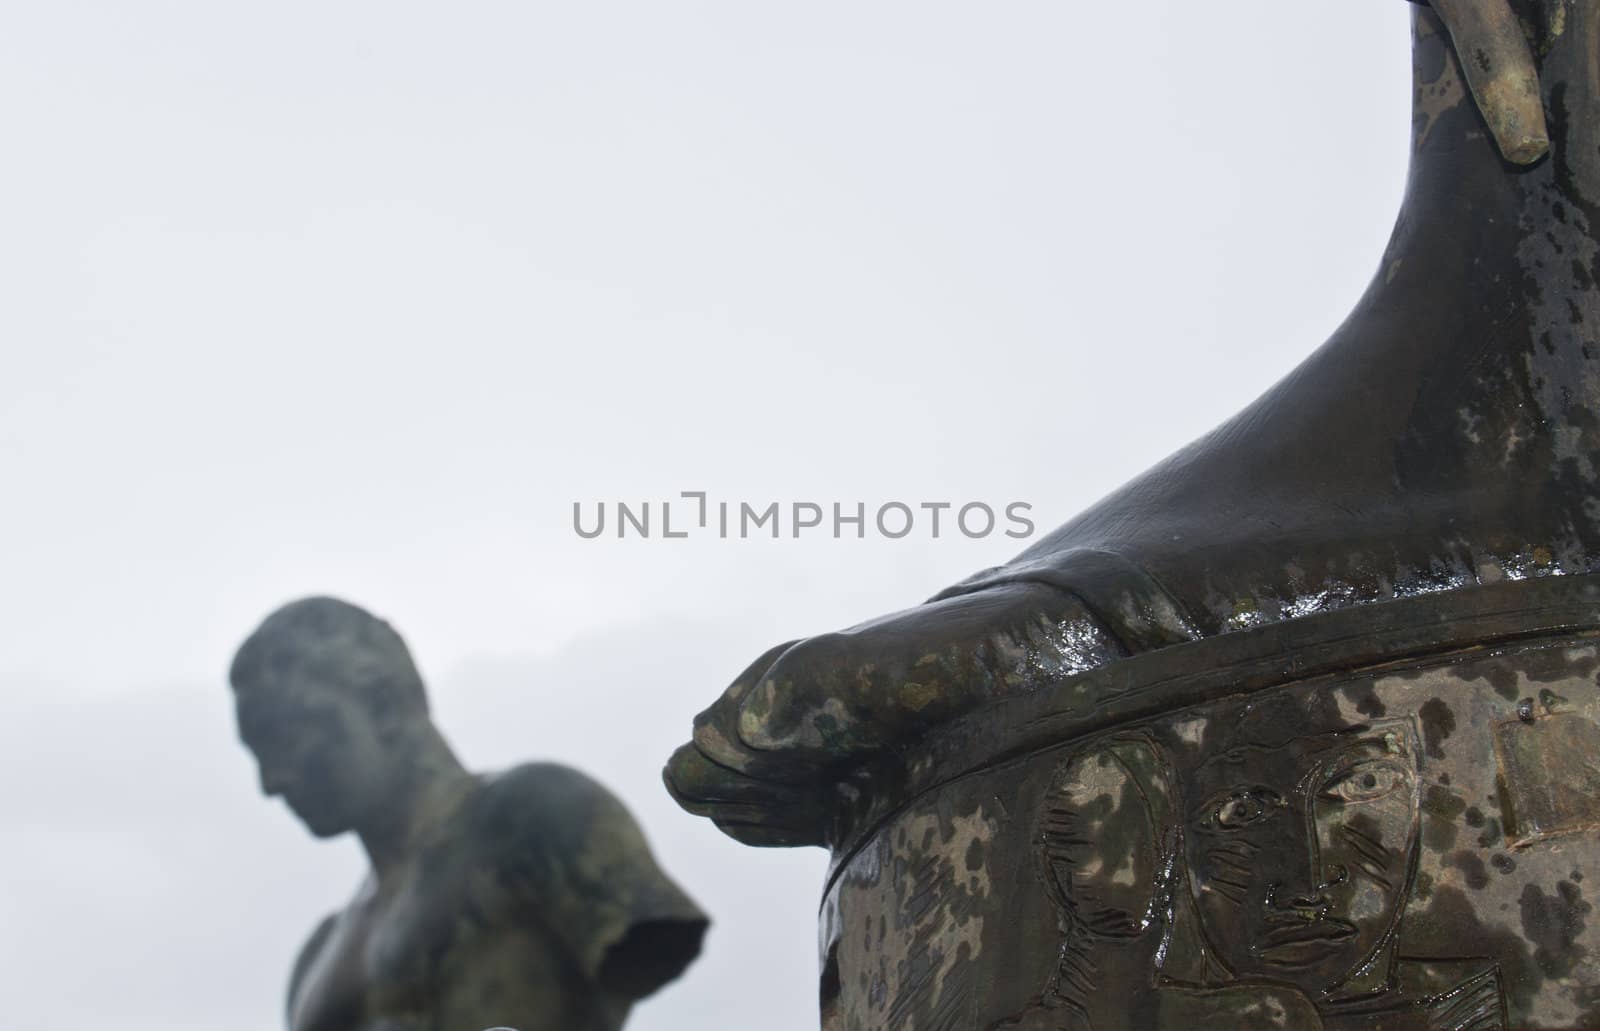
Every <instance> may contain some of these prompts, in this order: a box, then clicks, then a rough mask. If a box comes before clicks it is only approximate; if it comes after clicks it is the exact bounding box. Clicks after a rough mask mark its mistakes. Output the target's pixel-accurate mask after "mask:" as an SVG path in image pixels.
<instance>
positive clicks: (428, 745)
mask: <svg viewBox="0 0 1600 1031" xmlns="http://www.w3.org/2000/svg"><path fill="white" fill-rule="evenodd" d="M396 752H397V753H398V754H399V755H402V756H404V759H403V761H401V762H399V764H398V765H397V766H396V768H395V769H394V770H393V772H392V774H391V777H390V782H389V783H388V784H387V785H386V790H385V791H384V797H383V799H382V806H381V808H379V809H377V810H376V811H374V812H372V813H371V814H370V815H369V818H368V819H366V820H364V821H362V824H361V825H360V826H358V827H357V828H356V834H357V836H358V837H359V838H360V839H361V846H362V848H363V849H364V850H365V851H366V853H367V859H368V860H369V861H370V862H371V863H372V869H373V872H374V873H376V874H377V875H378V879H379V880H380V881H382V880H383V878H384V875H385V874H386V873H388V872H389V871H390V870H392V869H394V868H395V867H397V866H399V865H400V864H401V863H403V862H404V861H405V860H406V859H407V858H408V857H409V856H410V855H412V854H413V853H415V852H416V850H417V848H418V847H419V846H420V845H421V844H422V843H423V842H425V841H426V840H428V838H429V837H430V835H431V833H432V832H433V831H434V830H435V829H436V828H438V827H439V826H440V825H441V824H442V823H443V822H444V820H445V819H446V817H448V816H449V814H450V813H452V812H453V811H454V810H455V808H456V806H457V805H458V804H459V803H460V802H461V801H462V799H464V798H466V796H467V795H468V794H469V793H470V792H471V790H472V789H473V787H475V786H476V784H477V780H476V778H474V777H473V775H472V774H471V773H470V772H469V771H468V770H467V769H466V767H464V766H462V765H461V761H460V760H459V759H457V758H456V756H455V753H454V752H453V751H452V750H451V749H450V745H449V743H448V742H446V741H445V739H444V735H442V734H440V733H439V730H438V728H437V727H435V726H434V725H433V723H432V721H427V720H425V721H423V722H422V723H421V724H420V725H419V726H417V727H415V728H413V729H412V730H411V731H410V733H408V734H407V740H406V741H405V742H404V743H403V746H402V747H399V748H397V749H396Z"/></svg>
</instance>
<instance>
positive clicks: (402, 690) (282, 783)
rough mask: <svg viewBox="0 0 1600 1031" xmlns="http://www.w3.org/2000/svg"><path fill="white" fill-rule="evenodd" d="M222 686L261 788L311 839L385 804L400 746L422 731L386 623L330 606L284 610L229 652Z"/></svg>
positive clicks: (413, 693) (341, 605)
mask: <svg viewBox="0 0 1600 1031" xmlns="http://www.w3.org/2000/svg"><path fill="white" fill-rule="evenodd" d="M228 679H229V681H230V683H231V684H232V685H233V693H234V703H235V714H236V715H237V717H238V725H239V737H240V739H241V740H242V741H243V742H244V744H245V746H246V747H248V748H249V749H250V751H251V752H252V753H253V754H254V755H255V757H256V762H257V763H258V765H259V767H260V773H261V790H262V792H263V793H264V794H266V795H268V796H269V797H271V796H280V795H281V796H282V797H283V800H284V802H285V803H286V804H287V805H288V806H289V808H290V809H292V810H293V811H294V813H295V815H296V816H298V817H299V818H300V819H301V820H302V821H303V822H304V823H305V824H306V827H307V828H308V829H309V830H310V831H311V832H312V833H313V834H315V835H317V836H318V837H331V836H333V835H336V834H341V833H344V832H345V831H348V830H352V829H355V828H356V827H357V826H359V825H360V824H361V823H362V822H363V820H366V819H370V818H371V816H372V814H374V813H377V812H379V811H381V810H383V809H384V808H385V807H386V800H387V799H388V797H389V796H390V795H391V794H392V792H393V789H394V787H395V784H396V782H397V779H398V778H400V777H402V776H404V775H405V770H406V766H405V761H406V756H407V752H408V749H406V748H405V747H404V745H405V743H406V741H407V739H408V737H409V736H411V735H412V734H413V733H414V732H415V731H416V730H418V729H421V728H425V727H427V726H429V725H430V724H429V720H428V701H427V696H426V694H425V693H424V691H423V686H422V677H421V675H420V674H419V673H418V672H417V667H416V664H415V663H414V662H413V661H412V659H411V653H410V651H409V650H408V649H407V648H406V644H405V641H404V640H402V639H401V637H400V635H399V634H397V633H396V632H395V631H394V629H393V628H392V627H390V626H389V624H387V623H385V622H384V621H383V620H381V619H378V618H377V617H376V616H374V615H372V614H371V613H369V612H367V611H366V610H364V609H361V608H358V607H356V606H354V605H351V604H348V603H346V602H342V601H338V600H336V599H334V598H306V599H303V600H301V601H296V602H291V603H290V604H288V605H285V606H283V607H282V608H280V609H278V610H277V611H276V612H274V613H272V615H270V616H268V617H267V618H266V620H265V621H264V622H262V624H261V626H260V627H258V628H257V629H256V631H255V632H254V633H252V634H251V635H250V636H249V637H248V638H247V639H246V640H245V642H244V643H243V644H242V645H240V646H239V650H238V652H237V653H236V654H235V655H234V659H233V666H232V668H231V670H230V671H229V676H228Z"/></svg>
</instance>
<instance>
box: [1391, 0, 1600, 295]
mask: <svg viewBox="0 0 1600 1031" xmlns="http://www.w3.org/2000/svg"><path fill="white" fill-rule="evenodd" d="M1518 6H1519V8H1520V9H1521V10H1522V13H1523V14H1524V22H1525V24H1526V25H1527V26H1528V28H1529V35H1530V37H1531V40H1532V47H1533V52H1534V56H1535V59H1536V61H1537V63H1538V65H1539V75H1540V81H1541V87H1542V91H1543V94H1544V103H1545V110H1546V116H1547V119H1548V122H1549V128H1550V143H1551V149H1550V154H1549V156H1548V157H1546V158H1545V159H1543V160H1541V161H1539V162H1537V163H1536V164H1534V165H1532V166H1529V167H1520V166H1517V165H1513V164H1511V163H1509V162H1507V161H1505V160H1504V159H1503V158H1502V157H1501V156H1500V154H1499V151H1498V150H1497V149H1496V147H1495V143H1494V140H1493V139H1492V138H1491V137H1490V135H1489V132H1488V129H1487V127H1486V125H1485V124H1484V121H1483V117H1482V115H1481V114H1480V113H1479V111H1478V109H1477V106H1476V105H1475V104H1474V103H1473V101H1472V97H1471V95H1470V94H1469V93H1468V91H1467V87H1466V83H1465V80H1464V79H1463V78H1462V75H1461V69H1460V64H1459V61H1458V58H1457V56H1456V53H1455V50H1454V48H1453V47H1452V46H1451V45H1450V42H1449V37H1448V35H1447V33H1446V31H1445V29H1444V28H1443V26H1442V24H1441V23H1440V21H1439V19H1438V17H1437V16H1436V15H1435V14H1434V13H1433V12H1432V11H1431V10H1428V9H1426V8H1418V9H1417V10H1416V11H1415V13H1414V15H1413V24H1414V36H1415V42H1414V46H1413V52H1412V62H1413V81H1414V94H1413V115H1412V124H1413V130H1412V146H1411V171H1410V175H1409V178H1408V182H1407V186H1406V197H1405V204H1404V207H1403V209H1402V212H1401V218H1400V225H1399V226H1398V227H1397V230H1396V233H1395V241H1394V243H1393V244H1392V245H1391V254H1390V255H1389V259H1390V260H1393V259H1395V258H1401V259H1404V258H1407V257H1409V256H1410V255H1411V254H1412V253H1413V252H1414V251H1415V249H1416V246H1417V245H1418V244H1420V245H1423V246H1438V245H1439V244H1440V243H1445V244H1455V245H1458V246H1461V245H1468V244H1469V243H1470V245H1471V246H1474V247H1483V246H1491V247H1497V248H1500V249H1501V250H1502V253H1505V252H1511V251H1516V250H1517V249H1518V247H1519V245H1521V244H1523V243H1524V242H1532V241H1542V242H1543V243H1544V244H1545V245H1551V244H1553V245H1556V246H1565V247H1567V248H1568V249H1570V248H1572V247H1578V248H1579V249H1581V250H1583V251H1584V252H1587V251H1589V250H1591V249H1592V247H1593V243H1594V241H1595V240H1596V238H1597V236H1600V2H1596V0H1519V4H1518ZM1535 9H1537V10H1535ZM1467 223H1470V224H1467ZM1441 234H1443V235H1444V237H1445V238H1444V239H1443V240H1441V239H1440V235H1441ZM1533 249H1534V250H1539V249H1541V248H1540V247H1538V246H1535V247H1534V248H1533ZM1546 249H1547V248H1546ZM1470 256H1471V255H1468V257H1470ZM1533 257H1534V255H1532V254H1523V255H1522V256H1521V258H1522V261H1523V263H1524V264H1526V262H1527V261H1528V260H1531V259H1532V258H1533ZM1544 278H1547V279H1548V278H1549V277H1544Z"/></svg>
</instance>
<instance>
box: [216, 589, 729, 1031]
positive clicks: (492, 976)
mask: <svg viewBox="0 0 1600 1031" xmlns="http://www.w3.org/2000/svg"><path fill="white" fill-rule="evenodd" d="M230 680H231V682H232V685H233V691H234V699H235V703H236V713H237V716H238V725H239V736H240V738H241V739H242V740H243V741H244V743H245V745H246V746H248V747H249V749H250V751H251V752H253V753H254V754H255V757H256V760H257V762H258V764H259V766H260V773H261V789H262V791H263V792H264V793H266V794H267V795H269V796H280V797H282V798H283V800H284V801H285V803H287V804H288V806H289V808H290V809H292V810H293V811H294V813H295V815H296V816H298V817H299V818H300V819H301V820H302V821H303V822H304V823H305V825H306V827H307V828H308V829H309V830H310V831H311V833H312V834H314V835H316V836H317V837H319V838H327V837H333V836H335V835H339V834H344V833H346V832H354V833H355V834H356V835H357V836H358V837H359V838H360V840H361V845H362V847H363V848H364V849H365V850H366V853H367V857H368V859H369V860H370V861H371V864H372V871H371V873H370V874H369V875H368V877H367V878H366V880H365V881H364V882H363V883H362V885H361V886H360V888H359V889H358V890H357V891H356V894H355V897H354V898H353V899H352V900H351V902H350V903H349V905H348V906H346V907H345V909H344V910H343V911H342V912H340V913H337V914H335V915H333V916H330V917H328V918H327V919H326V920H324V921H323V922H322V924H321V925H320V926H318V927H317V928H316V930H315V931H313V932H312V934H311V937H310V939H309V940H308V941H307V942H306V944H305V946H304V948H303V949H302V950H301V952H300V956H299V958H298V959H297V960H296V961H295V963H294V967H293V973H292V974H291V977H290V983H289V997H288V1027H289V1029H290V1031H481V1029H483V1028H487V1027H490V1026H493V1025H505V1026H509V1027H513V1028H516V1029H517V1031H615V1029H616V1028H620V1027H621V1026H622V1024H623V1022H624V1020H625V1019H626V1017H627V1015H628V1010H629V1008H630V1007H631V1006H632V1005H633V1003H634V1002H636V1001H637V1000H639V999H642V998H644V997H645V996H647V995H649V994H650V993H651V992H653V991H655V990H656V989H657V988H660V987H661V986H662V985H664V984H666V983H667V982H668V981H671V980H672V979H674V978H676V977H677V976H678V975H679V974H681V973H682V972H683V970H684V969H685V968H686V967H687V966H688V965H689V963H690V962H692V961H693V960H694V958H695V957H696V955H698V953H699V951H700V943H701V938H702V937H703V935H704V933H705V929H706V926H707V920H706V918H705V916H704V915H703V914H702V913H701V912H700V910H699V909H697V908H696V907H695V905H694V903H693V902H691V901H690V900H689V898H688V897H687V896H686V895H684V893H683V892H682V891H681V890H680V889H679V888H678V887H677V885H675V884H674V883H673V882H672V881H671V880H670V879H668V878H667V876H666V875H665V874H663V873H662V872H661V870H660V869H659V868H658V867H657V866H656V863H655V860H654V859H653V858H652V856H651V854H650V850H649V848H648V846H647V845H646V843H645V840H644V837H643V835H642V834H641V833H640V832H639V828H638V827H637V826H636V825H635V823H634V821H633V819H632V817H631V816H630V815H629V814H628V812H627V811H626V810H625V809H624V808H623V806H622V804H621V803H620V802H618V801H617V799H616V798H614V797H613V796H612V795H611V794H610V793H609V792H607V791H606V790H605V789H604V788H602V787H601V786H600V785H599V784H597V783H595V782H594V781H593V780H590V779H589V778H588V777H586V776H584V775H583V774H581V773H579V772H578V771H576V770H573V769H570V768H567V767H565V766H558V765H554V764H550V763H529V764H526V765H522V766H518V767H516V768H515V769H512V770H508V771H506V772H504V773H499V774H494V775H481V774H474V773H471V772H469V771H468V770H466V769H465V768H464V767H463V766H462V765H461V763H460V761H459V760H457V759H456V757H455V755H454V753H453V752H452V751H451V750H450V746H449V745H448V744H446V743H445V740H444V738H443V736H441V735H440V733H439V730H438V728H436V727H435V726H434V724H433V721H432V720H431V719H430V718H429V714H428V701H427V696H426V694H425V693H424V691H423V685H422V679H421V677H420V675H419V674H418V672H417V668H416V666H415V664H414V663H413V662H412V659H411V655H410V653H409V651H408V650H407V648H406V645H405V642H404V641H403V640H402V639H401V638H400V635H399V634H397V633H396V632H395V631H394V630H393V629H392V628H391V627H390V626H389V625H388V624H387V623H385V622H383V621H382V620H379V619H378V618H376V617H374V616H372V615H371V614H369V613H368V612H366V611H364V610H362V609H360V608H357V607H355V606H354V605H349V604H347V603H345V602H342V601H337V600H334V599H332V598H308V599H305V600H302V601H297V602H293V603H291V604H289V605H286V606H284V607H283V608H281V609H279V610H278V611H277V612H274V613H273V614H272V615H271V616H269V617H268V618H267V619H266V621H265V622H263V623H262V624H261V626H260V628H259V629H257V630H256V631H255V633H253V634H251V635H250V637H249V638H248V639H247V640H246V641H245V642H244V644H242V645H241V646H240V647H239V650H238V653H237V654H236V655H235V657H234V660H233V667H232V670H231V673H230Z"/></svg>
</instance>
